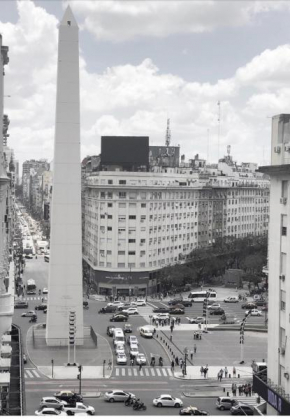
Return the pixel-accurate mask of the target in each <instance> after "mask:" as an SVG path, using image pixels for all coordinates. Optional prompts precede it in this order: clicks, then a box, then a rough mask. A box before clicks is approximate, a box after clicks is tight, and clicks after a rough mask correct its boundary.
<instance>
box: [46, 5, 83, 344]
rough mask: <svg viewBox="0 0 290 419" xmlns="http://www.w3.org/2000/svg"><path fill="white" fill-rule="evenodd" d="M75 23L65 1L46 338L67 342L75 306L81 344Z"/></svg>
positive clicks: (80, 255)
mask: <svg viewBox="0 0 290 419" xmlns="http://www.w3.org/2000/svg"><path fill="white" fill-rule="evenodd" d="M78 32H79V29H78V25H77V22H76V20H75V18H74V16H73V13H72V11H71V8H70V7H69V6H68V7H67V9H66V11H65V13H64V16H63V19H62V21H61V23H60V25H59V39H58V66H57V95H56V117H55V141H54V162H53V190H52V208H51V236H50V262H49V278H48V309H47V321H46V343H47V345H49V346H59V345H62V346H63V345H67V344H68V336H69V314H70V312H75V317H76V332H75V337H76V343H77V345H82V344H83V287H82V229H81V227H82V226H81V158H80V93H79V34H78Z"/></svg>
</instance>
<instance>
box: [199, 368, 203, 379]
mask: <svg viewBox="0 0 290 419" xmlns="http://www.w3.org/2000/svg"><path fill="white" fill-rule="evenodd" d="M200 375H201V377H202V375H203V367H200Z"/></svg>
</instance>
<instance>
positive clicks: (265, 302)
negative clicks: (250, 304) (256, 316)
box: [255, 300, 267, 307]
mask: <svg viewBox="0 0 290 419" xmlns="http://www.w3.org/2000/svg"><path fill="white" fill-rule="evenodd" d="M255 304H256V306H257V307H264V306H265V305H267V301H265V300H257V301H256V302H255Z"/></svg>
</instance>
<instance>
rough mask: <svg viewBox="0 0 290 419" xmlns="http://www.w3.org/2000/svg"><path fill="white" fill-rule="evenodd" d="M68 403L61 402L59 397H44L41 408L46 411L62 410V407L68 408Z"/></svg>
mask: <svg viewBox="0 0 290 419" xmlns="http://www.w3.org/2000/svg"><path fill="white" fill-rule="evenodd" d="M66 405H67V402H65V401H64V400H60V399H58V398H57V397H42V399H41V402H40V405H39V408H41V409H44V408H46V407H52V408H55V409H60V408H61V407H62V406H66Z"/></svg>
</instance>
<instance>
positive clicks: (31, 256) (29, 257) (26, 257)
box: [25, 253, 33, 259]
mask: <svg viewBox="0 0 290 419" xmlns="http://www.w3.org/2000/svg"><path fill="white" fill-rule="evenodd" d="M25 259H33V255H32V254H31V253H30V254H29V255H25Z"/></svg>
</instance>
